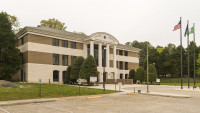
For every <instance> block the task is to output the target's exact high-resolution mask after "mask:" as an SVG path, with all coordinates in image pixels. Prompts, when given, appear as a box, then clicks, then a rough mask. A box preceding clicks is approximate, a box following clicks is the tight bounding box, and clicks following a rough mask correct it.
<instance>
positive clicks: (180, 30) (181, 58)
mask: <svg viewBox="0 0 200 113" xmlns="http://www.w3.org/2000/svg"><path fill="white" fill-rule="evenodd" d="M180 21H181V28H180V44H181V89H183V69H182V20H181V17H180Z"/></svg>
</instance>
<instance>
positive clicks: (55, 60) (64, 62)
mask: <svg viewBox="0 0 200 113" xmlns="http://www.w3.org/2000/svg"><path fill="white" fill-rule="evenodd" d="M75 60H76V56H71V65H73V64H74V61H75ZM53 65H59V54H53ZM62 65H63V66H68V55H62Z"/></svg>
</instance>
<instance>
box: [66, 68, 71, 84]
mask: <svg viewBox="0 0 200 113" xmlns="http://www.w3.org/2000/svg"><path fill="white" fill-rule="evenodd" d="M71 69H72V66H68V67H67V69H66V73H65V83H69V82H70V73H71Z"/></svg>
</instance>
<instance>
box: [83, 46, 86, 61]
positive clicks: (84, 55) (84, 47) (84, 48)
mask: <svg viewBox="0 0 200 113" xmlns="http://www.w3.org/2000/svg"><path fill="white" fill-rule="evenodd" d="M83 51H84V53H83V57H84V58H87V44H83Z"/></svg>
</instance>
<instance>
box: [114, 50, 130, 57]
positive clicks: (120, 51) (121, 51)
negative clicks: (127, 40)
mask: <svg viewBox="0 0 200 113" xmlns="http://www.w3.org/2000/svg"><path fill="white" fill-rule="evenodd" d="M116 51H117V50H116ZM116 54H117V55H118V53H117V52H116ZM119 55H122V56H123V50H119ZM124 56H128V51H124Z"/></svg>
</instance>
